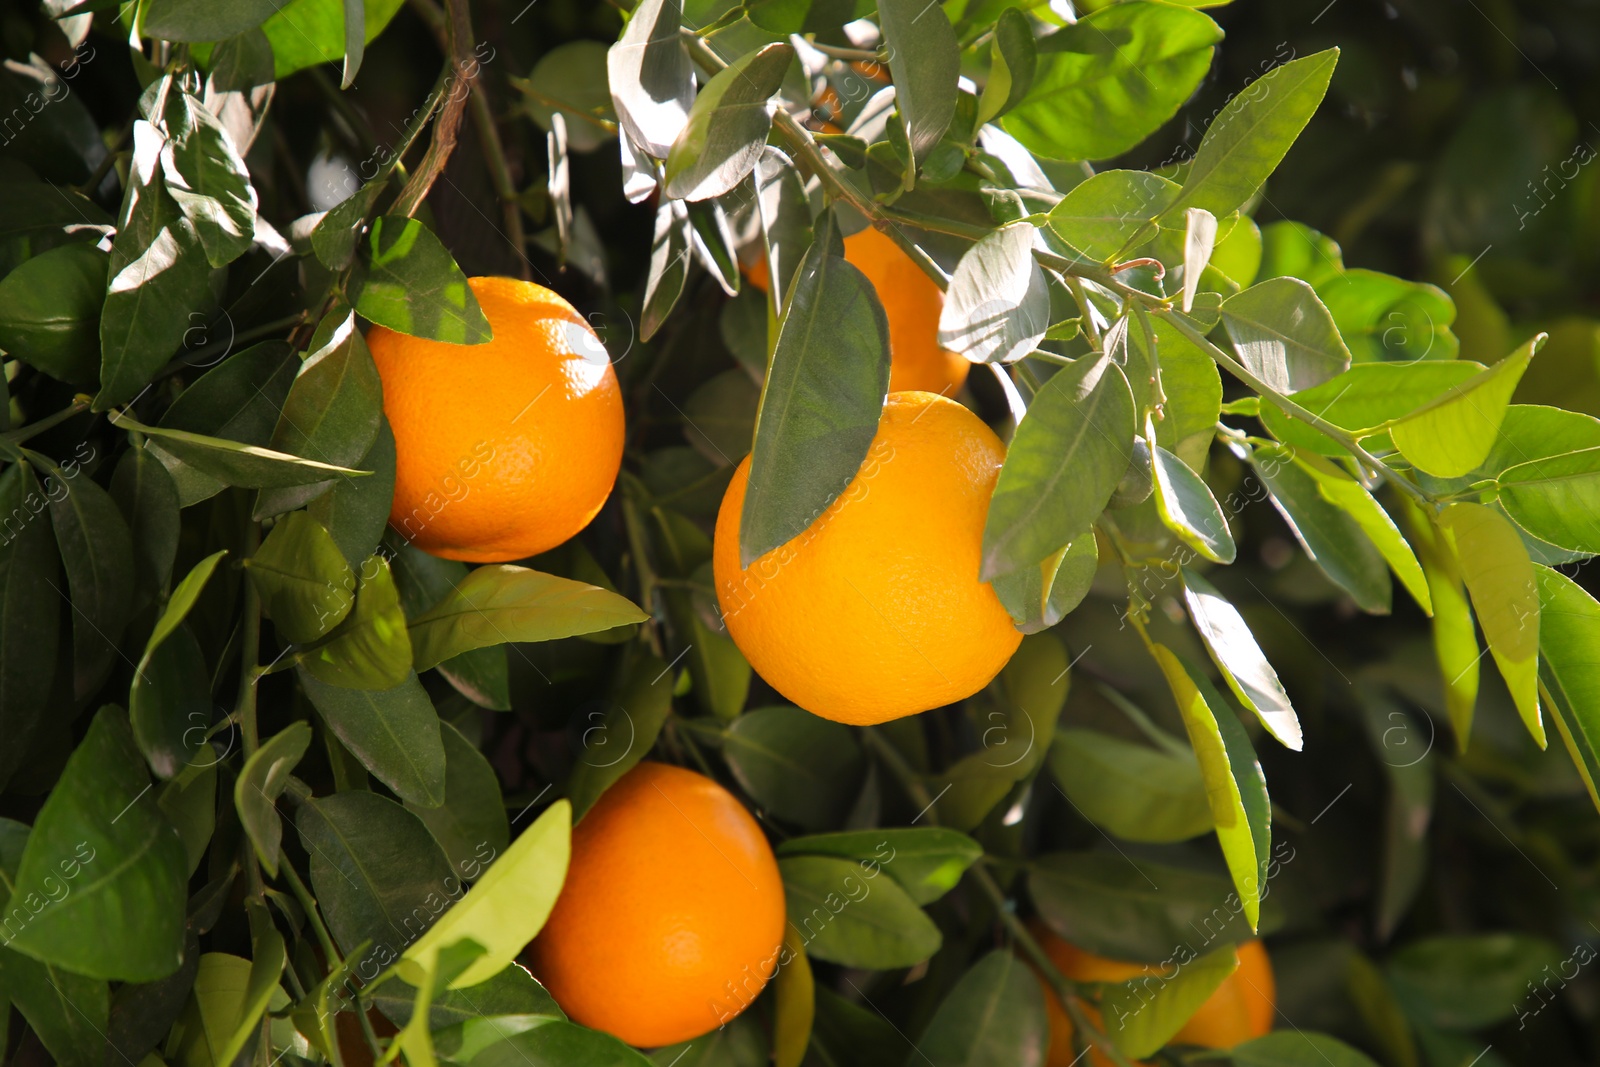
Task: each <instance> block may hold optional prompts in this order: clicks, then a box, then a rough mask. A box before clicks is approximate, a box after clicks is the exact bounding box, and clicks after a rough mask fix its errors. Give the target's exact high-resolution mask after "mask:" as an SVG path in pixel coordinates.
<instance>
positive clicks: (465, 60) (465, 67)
mask: <svg viewBox="0 0 1600 1067" xmlns="http://www.w3.org/2000/svg"><path fill="white" fill-rule="evenodd" d="M446 6H447V7H448V9H449V13H450V49H449V53H448V55H449V59H450V64H449V65H450V68H451V77H450V78H449V79H448V83H449V90H448V91H447V92H446V93H445V97H444V107H443V108H442V109H441V110H440V112H439V117H438V118H437V119H435V120H434V124H433V142H432V143H431V144H429V145H428V151H427V154H425V155H424V156H423V157H422V162H421V163H419V164H417V170H416V173H415V174H413V175H412V176H411V180H410V181H408V182H406V185H405V188H404V189H402V190H400V195H399V197H398V198H396V200H395V202H394V207H393V208H392V210H393V212H394V214H396V215H404V216H407V217H409V216H411V215H415V214H416V213H417V208H419V207H421V206H422V201H423V200H425V199H427V196H428V191H429V190H430V189H432V188H433V183H434V182H435V181H437V180H438V178H439V175H440V174H442V173H444V166H445V164H446V163H447V162H449V160H450V153H451V152H453V151H455V147H456V135H457V134H458V133H459V132H460V130H461V117H462V115H464V114H465V113H466V109H467V98H468V97H469V96H470V95H471V93H472V89H471V86H472V80H473V79H474V78H476V77H477V73H478V72H477V69H476V66H475V61H473V60H472V58H471V56H472V14H471V12H470V11H468V9H467V2H466V0H446Z"/></svg>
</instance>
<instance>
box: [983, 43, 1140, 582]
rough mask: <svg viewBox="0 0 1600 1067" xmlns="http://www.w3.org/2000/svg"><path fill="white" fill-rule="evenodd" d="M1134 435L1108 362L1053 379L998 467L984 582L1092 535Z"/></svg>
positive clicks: (1118, 379)
mask: <svg viewBox="0 0 1600 1067" xmlns="http://www.w3.org/2000/svg"><path fill="white" fill-rule="evenodd" d="M1086 21H1087V20H1086ZM1133 435H1134V412H1133V395H1132V393H1130V392H1129V390H1128V382H1127V379H1126V378H1124V377H1123V374H1122V368H1120V367H1118V366H1117V365H1116V364H1115V363H1114V362H1112V361H1111V360H1110V359H1109V358H1107V357H1105V356H1101V357H1099V358H1092V357H1088V356H1086V357H1084V358H1082V359H1079V360H1078V361H1077V362H1076V363H1074V364H1073V365H1072V366H1070V367H1066V368H1063V369H1062V370H1061V371H1060V372H1058V373H1057V374H1055V375H1054V376H1052V377H1051V378H1050V380H1049V381H1048V382H1046V383H1045V384H1044V387H1043V388H1042V389H1040V390H1039V392H1038V395H1036V396H1035V397H1034V399H1033V404H1032V405H1031V406H1030V407H1029V408H1028V417H1027V418H1025V419H1023V420H1022V423H1021V424H1020V425H1019V426H1018V427H1017V432H1016V436H1015V437H1013V438H1012V441H1011V446H1010V448H1009V449H1008V450H1007V452H1006V461H1005V465H1004V466H1003V467H1001V468H1000V480H999V482H998V483H997V484H996V485H995V490H994V496H993V498H992V499H991V500H990V502H989V518H988V522H987V524H986V525H985V526H984V530H983V570H982V576H983V578H985V579H986V580H987V579H990V578H993V577H994V576H995V575H999V574H1006V573H1008V572H1010V571H1015V570H1020V569H1022V568H1023V567H1028V566H1031V565H1033V564H1036V563H1038V562H1039V561H1040V560H1043V559H1045V558H1047V557H1048V556H1050V555H1052V554H1053V553H1055V552H1056V551H1058V550H1059V549H1060V548H1061V547H1062V546H1063V545H1066V544H1069V543H1071V542H1072V541H1074V540H1076V539H1078V538H1080V537H1082V536H1083V535H1084V534H1086V533H1088V531H1089V527H1090V525H1091V524H1092V523H1093V522H1094V521H1095V519H1097V518H1099V517H1100V513H1101V511H1102V510H1104V508H1105V506H1106V503H1107V502H1108V501H1109V500H1110V499H1111V494H1112V491H1113V490H1115V489H1116V487H1117V483H1118V482H1119V481H1120V480H1121V479H1122V475H1123V472H1124V471H1126V470H1127V469H1128V461H1129V459H1130V457H1131V455H1132V450H1133Z"/></svg>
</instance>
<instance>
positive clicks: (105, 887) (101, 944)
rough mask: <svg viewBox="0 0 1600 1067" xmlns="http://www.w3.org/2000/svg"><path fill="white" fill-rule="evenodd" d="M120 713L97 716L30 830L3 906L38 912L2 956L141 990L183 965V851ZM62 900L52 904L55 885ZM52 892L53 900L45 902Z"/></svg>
mask: <svg viewBox="0 0 1600 1067" xmlns="http://www.w3.org/2000/svg"><path fill="white" fill-rule="evenodd" d="M142 763H143V761H142V760H140V758H139V752H138V750H137V749H136V748H135V747H134V744H133V732H132V730H131V729H129V727H128V719H127V716H126V715H124V714H123V712H122V710H121V709H120V708H115V707H109V706H108V707H104V708H101V709H100V711H99V712H98V713H97V714H96V715H95V717H94V721H93V722H91V723H90V725H89V731H88V733H87V734H85V735H84V738H83V740H82V741H81V742H80V743H79V745H78V747H77V748H76V749H75V750H74V751H73V753H72V755H71V757H69V758H68V760H67V765H66V767H65V769H63V770H62V772H61V777H60V779H59V780H58V781H57V782H56V785H55V788H54V789H52V790H51V791H50V796H49V797H48V798H47V799H46V800H45V802H44V807H43V808H41V809H40V811H39V815H38V818H37V819H36V820H35V821H34V826H33V833H32V834H31V835H30V836H29V838H28V845H27V848H26V849H25V850H24V851H23V853H22V861H21V863H20V864H19V866H18V869H17V877H16V884H15V887H14V889H13V892H12V898H13V900H16V901H22V902H27V903H28V906H29V910H30V911H32V910H34V904H33V903H32V902H33V901H38V902H39V903H40V904H41V905H47V906H43V907H40V908H39V909H38V910H37V911H36V913H35V914H34V915H33V916H32V917H31V918H30V919H29V920H28V922H27V925H25V926H23V927H22V928H21V929H20V930H16V931H11V930H8V931H7V932H8V934H9V935H10V936H9V940H8V941H7V942H6V944H7V946H8V947H10V948H12V949H15V950H16V951H18V952H22V953H26V954H27V955H29V956H32V957H33V958H34V959H37V960H41V961H43V962H45V963H49V964H53V965H56V966H59V967H61V968H62V969H63V970H68V971H72V972H73V973H75V974H81V975H87V976H89V977H91V978H109V979H113V980H117V981H125V982H147V981H151V980H153V979H156V978H160V977H162V976H163V975H166V974H170V973H171V972H173V971H174V970H176V969H177V968H178V966H179V964H181V963H182V962H183V941H184V905H185V893H184V885H185V883H186V882H187V881H188V877H187V872H188V861H187V857H186V856H185V854H184V849H183V842H182V841H180V840H179V839H178V834H177V832H176V831H175V830H173V828H172V825H171V824H170V823H168V822H167V820H166V818H165V817H164V816H163V815H162V814H161V809H160V808H159V807H158V806H157V805H156V798H155V797H154V796H151V795H149V792H150V782H149V778H148V777H147V776H146V774H145V772H144V768H143V766H142ZM63 877H65V878H68V879H69V880H70V884H71V892H70V893H69V894H67V895H66V896H61V894H60V885H61V881H60V879H61V878H63ZM52 889H53V890H55V891H54V892H52Z"/></svg>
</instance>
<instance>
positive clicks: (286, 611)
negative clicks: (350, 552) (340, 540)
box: [245, 511, 356, 645]
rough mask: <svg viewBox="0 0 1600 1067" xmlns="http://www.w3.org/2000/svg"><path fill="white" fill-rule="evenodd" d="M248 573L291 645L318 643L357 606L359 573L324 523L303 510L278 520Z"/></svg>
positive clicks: (249, 561) (251, 560)
mask: <svg viewBox="0 0 1600 1067" xmlns="http://www.w3.org/2000/svg"><path fill="white" fill-rule="evenodd" d="M245 571H246V573H248V574H249V576H250V581H251V583H252V584H254V585H255V587H256V592H257V593H259V594H260V596H261V609H262V611H263V612H265V613H266V616H267V618H269V619H271V620H272V624H273V625H274V626H276V627H277V629H278V633H279V634H280V635H281V636H282V637H283V639H284V640H286V641H288V642H289V643H291V644H296V645H305V644H310V643H311V642H313V641H316V640H319V639H320V638H322V637H323V636H324V635H325V634H327V633H328V631H330V630H332V629H333V628H334V627H335V626H337V625H339V624H340V623H341V622H343V621H344V618H345V616H346V615H348V614H350V609H351V607H353V606H354V605H355V602H356V594H355V589H356V575H355V571H353V570H351V569H350V565H349V564H348V563H346V562H345V559H344V556H342V555H340V553H339V547H338V546H337V545H335V544H334V543H333V538H332V537H330V536H328V531H327V530H325V529H323V528H322V524H321V523H319V522H318V521H317V520H316V519H313V518H312V517H311V516H310V515H308V514H306V513H305V512H304V511H291V512H290V513H289V514H287V515H285V516H283V518H281V519H279V520H278V522H277V524H276V525H274V526H273V528H272V532H271V533H269V534H267V538H266V540H265V541H263V542H262V543H261V547H260V548H258V549H257V550H256V554H255V555H253V556H251V557H250V558H249V559H247V560H245Z"/></svg>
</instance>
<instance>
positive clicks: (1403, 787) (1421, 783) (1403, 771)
mask: <svg viewBox="0 0 1600 1067" xmlns="http://www.w3.org/2000/svg"><path fill="white" fill-rule="evenodd" d="M1361 704H1362V710H1363V712H1364V713H1365V719H1366V727H1367V733H1368V735H1369V736H1370V737H1371V739H1372V747H1373V749H1374V752H1375V754H1376V755H1377V757H1378V759H1379V761H1380V762H1381V763H1382V764H1383V765H1384V773H1385V775H1386V776H1387V777H1388V779H1389V795H1388V797H1387V799H1386V800H1385V802H1384V825H1383V867H1382V871H1383V880H1382V882H1381V884H1380V885H1379V888H1378V896H1377V901H1376V905H1377V906H1376V909H1375V910H1376V913H1377V915H1376V920H1377V923H1376V925H1377V930H1378V936H1379V937H1380V938H1383V939H1388V938H1389V937H1391V936H1392V935H1393V934H1394V931H1395V929H1396V928H1397V927H1398V926H1399V925H1400V922H1401V920H1402V919H1404V918H1405V916H1406V912H1407V911H1409V910H1410V908H1411V905H1412V902H1413V901H1414V900H1415V899H1416V896H1417V891H1418V890H1419V889H1421V888H1422V879H1423V876H1424V874H1425V873H1426V872H1427V867H1428V840H1427V835H1428V825H1429V823H1430V822H1431V820H1432V817H1433V790H1434V775H1435V769H1434V761H1433V758H1432V755H1433V746H1432V729H1433V727H1432V724H1431V723H1430V724H1429V726H1428V731H1429V733H1428V742H1427V747H1426V748H1421V747H1419V746H1418V745H1415V744H1413V743H1412V739H1413V738H1417V739H1421V738H1422V737H1423V731H1422V729H1421V727H1419V726H1418V724H1417V722H1416V720H1415V719H1414V718H1413V717H1412V716H1410V715H1407V714H1406V713H1405V711H1403V710H1401V708H1400V707H1399V705H1397V704H1396V703H1395V702H1394V701H1392V700H1390V699H1389V698H1388V697H1387V696H1385V695H1383V694H1381V693H1374V692H1370V691H1366V692H1363V693H1362V694H1361ZM1413 752H1415V753H1416V754H1415V755H1413V754H1412V753H1413ZM1362 959H1363V961H1364V960H1365V958H1364V957H1362ZM1356 966H1359V964H1358V965H1356ZM1368 966H1369V967H1370V966H1371V965H1370V964H1368ZM1378 980H1379V981H1381V977H1380V978H1378Z"/></svg>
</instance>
